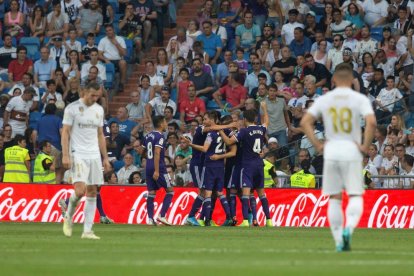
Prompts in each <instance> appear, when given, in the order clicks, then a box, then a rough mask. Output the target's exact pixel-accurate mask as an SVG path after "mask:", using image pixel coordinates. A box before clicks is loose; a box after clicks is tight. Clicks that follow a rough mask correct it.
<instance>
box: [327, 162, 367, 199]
mask: <svg viewBox="0 0 414 276" xmlns="http://www.w3.org/2000/svg"><path fill="white" fill-rule="evenodd" d="M362 169H363V168H362V160H361V162H359V161H334V160H324V164H323V179H322V193H323V194H324V195H336V194H341V193H342V191H343V190H344V189H345V191H346V192H347V194H348V195H362V194H363V193H364V176H363V173H362Z"/></svg>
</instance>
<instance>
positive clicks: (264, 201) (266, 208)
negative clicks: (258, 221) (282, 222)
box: [260, 195, 270, 219]
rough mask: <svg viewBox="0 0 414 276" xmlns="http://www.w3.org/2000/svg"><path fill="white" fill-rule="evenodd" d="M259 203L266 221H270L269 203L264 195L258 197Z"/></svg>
mask: <svg viewBox="0 0 414 276" xmlns="http://www.w3.org/2000/svg"><path fill="white" fill-rule="evenodd" d="M260 202H261V203H262V208H263V212H264V213H265V216H266V219H270V212H269V201H268V200H267V197H266V195H263V196H261V197H260Z"/></svg>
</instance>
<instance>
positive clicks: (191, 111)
mask: <svg viewBox="0 0 414 276" xmlns="http://www.w3.org/2000/svg"><path fill="white" fill-rule="evenodd" d="M205 112H206V106H205V103H204V101H203V100H201V99H200V98H198V97H196V90H195V86H194V85H193V84H191V85H189V86H188V99H187V100H185V101H183V102H182V103H181V104H180V121H181V124H182V125H185V124H186V123H187V124H188V123H189V122H191V121H193V120H194V119H195V117H196V116H197V115H201V116H203V115H204V113H205Z"/></svg>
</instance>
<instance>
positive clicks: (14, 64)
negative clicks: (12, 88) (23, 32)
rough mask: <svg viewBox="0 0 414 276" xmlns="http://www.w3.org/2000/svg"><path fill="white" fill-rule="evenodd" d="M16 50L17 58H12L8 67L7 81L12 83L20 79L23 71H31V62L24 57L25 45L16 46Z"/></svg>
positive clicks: (25, 53) (25, 52)
mask: <svg viewBox="0 0 414 276" xmlns="http://www.w3.org/2000/svg"><path fill="white" fill-rule="evenodd" d="M16 52H17V59H15V60H12V61H11V62H10V64H9V68H8V74H9V82H11V83H12V84H14V83H15V82H19V81H21V80H22V77H23V75H24V73H33V62H32V61H31V60H30V59H28V58H27V57H26V55H27V49H26V47H24V46H18V47H17V49H16Z"/></svg>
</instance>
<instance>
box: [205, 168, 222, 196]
mask: <svg viewBox="0 0 414 276" xmlns="http://www.w3.org/2000/svg"><path fill="white" fill-rule="evenodd" d="M223 187H224V168H223V167H205V169H204V180H203V185H202V188H203V189H205V190H208V191H213V190H214V191H217V192H221V191H223Z"/></svg>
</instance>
